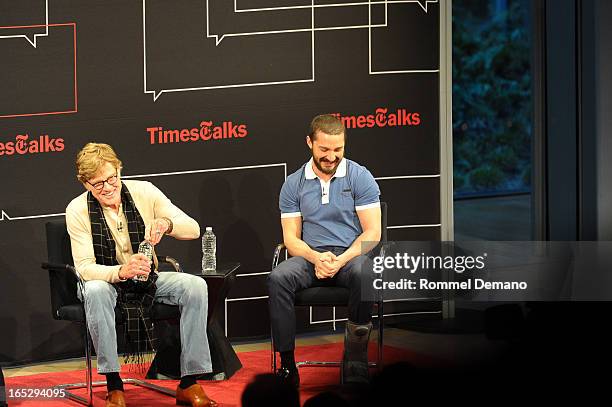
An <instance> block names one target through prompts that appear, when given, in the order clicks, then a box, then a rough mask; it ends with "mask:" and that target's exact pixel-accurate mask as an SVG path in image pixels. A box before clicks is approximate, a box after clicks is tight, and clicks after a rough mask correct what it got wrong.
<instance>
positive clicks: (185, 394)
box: [176, 384, 217, 407]
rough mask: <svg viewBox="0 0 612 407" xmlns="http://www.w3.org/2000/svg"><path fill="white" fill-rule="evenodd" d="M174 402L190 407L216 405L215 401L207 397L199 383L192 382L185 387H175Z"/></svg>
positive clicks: (211, 406) (213, 406)
mask: <svg viewBox="0 0 612 407" xmlns="http://www.w3.org/2000/svg"><path fill="white" fill-rule="evenodd" d="M176 404H179V405H183V406H192V407H216V406H217V403H216V402H215V401H214V400H211V399H209V398H208V396H207V395H206V393H204V389H203V388H202V386H200V385H199V384H194V385H191V386H189V387H187V388H186V389H184V390H183V389H181V388H180V386H179V387H177V388H176Z"/></svg>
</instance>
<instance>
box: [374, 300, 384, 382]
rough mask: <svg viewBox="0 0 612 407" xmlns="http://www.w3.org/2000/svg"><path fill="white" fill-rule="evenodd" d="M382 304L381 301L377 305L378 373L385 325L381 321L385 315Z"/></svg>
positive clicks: (380, 366)
mask: <svg viewBox="0 0 612 407" xmlns="http://www.w3.org/2000/svg"><path fill="white" fill-rule="evenodd" d="M383 304H384V302H383V300H382V299H381V300H380V302H379V303H378V360H377V363H376V365H377V367H378V370H379V371H380V370H382V368H383V349H384V347H383V333H384V329H385V324H384V321H383V318H384V315H385V313H384V310H383Z"/></svg>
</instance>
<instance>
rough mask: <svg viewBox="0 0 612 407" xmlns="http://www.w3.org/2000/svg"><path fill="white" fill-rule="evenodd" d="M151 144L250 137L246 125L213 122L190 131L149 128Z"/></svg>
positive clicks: (201, 124)
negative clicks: (216, 123) (217, 124)
mask: <svg viewBox="0 0 612 407" xmlns="http://www.w3.org/2000/svg"><path fill="white" fill-rule="evenodd" d="M147 132H148V133H149V143H150V144H169V143H189V142H197V141H209V140H223V139H232V138H244V137H246V136H247V135H248V130H247V126H246V124H234V123H233V122H231V121H226V122H223V123H221V125H220V126H215V125H214V123H213V122H212V121H207V120H204V121H202V122H200V127H193V128H190V129H164V128H163V127H147Z"/></svg>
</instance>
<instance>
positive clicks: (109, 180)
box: [87, 173, 119, 191]
mask: <svg viewBox="0 0 612 407" xmlns="http://www.w3.org/2000/svg"><path fill="white" fill-rule="evenodd" d="M118 179H119V177H118V176H117V173H115V175H111V176H110V177H108V178H107V179H105V180H104V181H99V182H96V183H95V184H92V183H91V182H89V181H87V183H88V184H89V185H91V186H92V187H94V189H95V190H96V191H101V190H102V188H104V183H107V184H108V185H115V184H116V183H117V180H118Z"/></svg>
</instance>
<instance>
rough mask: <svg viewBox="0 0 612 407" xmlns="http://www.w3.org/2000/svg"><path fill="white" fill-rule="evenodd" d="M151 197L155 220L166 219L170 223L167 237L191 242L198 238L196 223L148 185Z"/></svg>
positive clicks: (198, 228) (157, 190)
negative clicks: (170, 229)
mask: <svg viewBox="0 0 612 407" xmlns="http://www.w3.org/2000/svg"><path fill="white" fill-rule="evenodd" d="M149 185H150V188H151V192H150V193H151V195H152V196H153V197H154V213H155V218H164V217H165V218H168V219H170V221H171V222H172V231H171V232H170V233H169V236H172V237H173V238H175V239H179V240H191V239H197V238H198V237H200V225H199V224H198V222H197V221H196V220H195V219H193V218H192V217H190V216H189V215H187V214H186V213H185V212H183V211H182V210H181V209H180V208H179V207H178V206H176V205H174V204H173V203H172V201H170V199H168V197H167V196H166V195H164V193H163V192H162V191H161V190H159V189H158V188H157V187H156V186H155V185H153V184H150V183H149Z"/></svg>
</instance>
